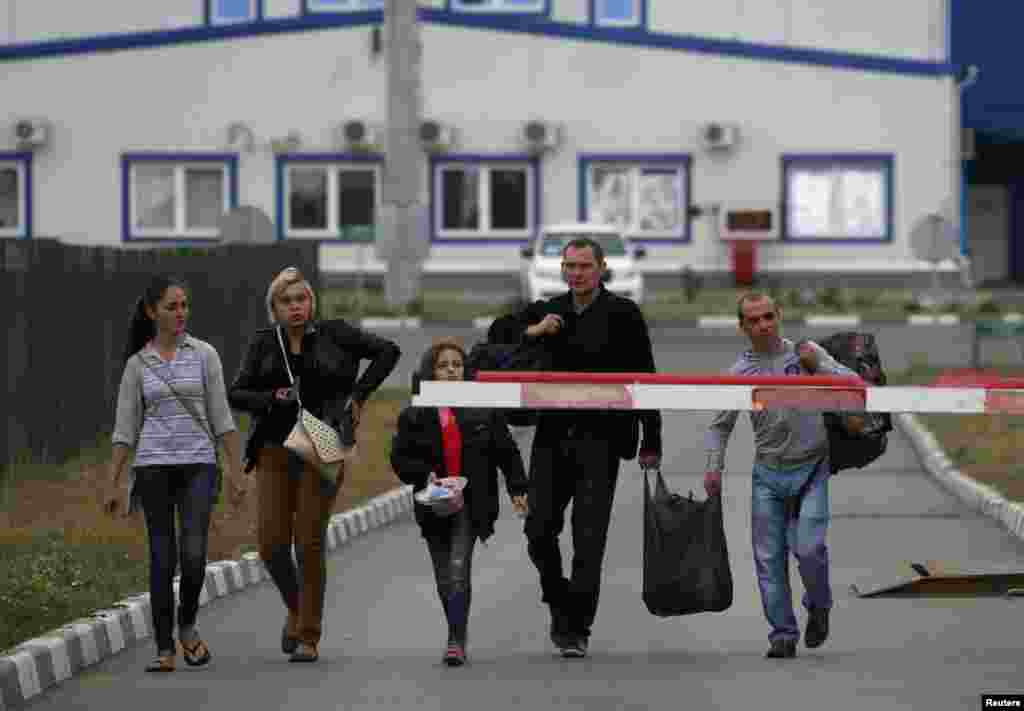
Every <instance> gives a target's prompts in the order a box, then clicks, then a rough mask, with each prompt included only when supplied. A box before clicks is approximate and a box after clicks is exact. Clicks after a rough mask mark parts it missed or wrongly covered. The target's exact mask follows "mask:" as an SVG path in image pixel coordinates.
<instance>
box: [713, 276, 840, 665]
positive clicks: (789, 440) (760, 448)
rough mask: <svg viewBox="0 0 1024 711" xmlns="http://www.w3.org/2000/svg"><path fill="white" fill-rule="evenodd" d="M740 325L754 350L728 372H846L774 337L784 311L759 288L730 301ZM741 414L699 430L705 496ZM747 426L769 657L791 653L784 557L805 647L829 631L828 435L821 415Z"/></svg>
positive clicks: (793, 639)
mask: <svg viewBox="0 0 1024 711" xmlns="http://www.w3.org/2000/svg"><path fill="white" fill-rule="evenodd" d="M736 310H737V316H738V318H739V326H740V330H742V331H743V333H744V334H745V335H746V336H747V338H748V339H749V340H750V345H751V349H750V350H748V351H746V352H745V353H743V355H741V356H740V358H739V359H738V360H737V361H736V363H735V364H734V365H733V366H732V367H731V368H730V369H729V373H731V374H734V375H783V374H785V375H800V374H820V375H853V376H856V373H854V372H853V371H851V370H850V369H848V368H846V367H845V366H843V365H841V364H839V363H837V362H836V361H835V360H834V359H833V358H832V357H831V356H830V355H829V354H828V353H827V352H826V351H825V350H824V349H823V348H822V347H821V346H819V345H818V344H816V343H814V342H813V341H802V342H800V343H798V344H794V343H793V342H792V341H790V340H787V339H784V338H782V337H781V336H780V324H781V321H782V309H781V308H780V307H779V306H777V305H776V304H775V302H774V301H773V300H772V299H771V297H769V296H768V295H766V294H762V293H759V292H750V293H747V294H744V295H743V296H741V297H740V299H739V302H738V303H737V309H736ZM738 415H739V412H738V411H736V410H727V411H722V412H719V413H718V414H717V415H715V417H714V419H713V420H712V422H711V425H710V426H709V427H708V430H707V433H706V436H705V449H706V451H707V467H706V474H705V477H704V488H705V490H706V491H707V493H708V495H709V496H713V495H716V494H720V493H721V491H722V469H723V468H724V465H725V450H726V446H727V445H728V442H729V437H730V435H731V434H732V430H733V428H734V427H735V425H736V419H737V416H738ZM750 421H751V425H752V426H753V428H754V435H755V440H756V454H755V456H754V472H753V477H754V479H753V493H752V503H751V517H752V526H751V531H752V539H753V546H754V562H755V566H756V569H757V582H758V588H759V589H760V592H761V602H762V605H763V606H764V613H765V617H766V618H767V619H768V624H769V625H770V626H771V632H770V634H769V636H768V639H769V641H770V644H771V647H770V649H769V650H768V652H767V654H766V655H765V656H766V657H768V658H769V659H787V658H791V657H795V656H796V644H797V640H798V639H799V637H800V629H799V627H798V626H797V621H796V615H795V614H794V611H793V599H792V592H791V590H790V584H789V553H790V551H792V552H793V554H794V555H795V556H796V559H797V563H798V568H799V570H800V577H801V578H802V580H803V583H804V587H805V589H806V593H805V594H804V597H803V604H804V607H805V608H806V609H807V613H808V618H807V628H806V631H805V633H804V643H805V644H806V645H807V646H808V647H809V648H815V647H819V646H821V645H822V644H823V643H824V642H825V640H826V639H827V637H828V633H829V612H830V610H831V608H832V589H831V585H830V583H829V560H828V547H827V545H826V542H825V538H826V534H827V532H828V524H829V520H830V517H831V514H830V505H829V497H828V476H829V474H830V471H829V464H828V434H827V432H826V430H825V424H824V419H823V418H822V415H821V413H820V412H807V411H798V410H765V411H761V412H751V413H750Z"/></svg>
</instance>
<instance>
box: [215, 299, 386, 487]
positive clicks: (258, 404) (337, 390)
mask: <svg viewBox="0 0 1024 711" xmlns="http://www.w3.org/2000/svg"><path fill="white" fill-rule="evenodd" d="M275 331H276V329H275V328H261V329H260V330H259V331H257V332H256V334H255V336H253V338H252V340H251V341H250V342H249V346H248V349H247V350H246V354H245V357H244V358H243V359H242V364H241V366H240V368H239V371H238V374H237V375H236V376H235V379H234V381H233V382H232V383H231V387H230V388H229V389H228V402H229V403H230V404H231V407H232V408H234V409H236V410H242V411H244V412H248V413H250V414H251V415H252V417H253V420H252V423H251V424H250V427H249V437H248V441H247V442H246V446H245V471H247V472H248V471H251V470H252V469H253V467H255V466H256V456H257V452H258V451H259V448H260V446H261V445H263V444H265V443H266V439H267V433H268V431H270V430H275V429H280V425H282V423H284V421H285V420H287V424H286V425H285V431H287V429H290V426H291V425H292V424H294V422H295V417H296V415H297V413H298V407H297V405H295V404H290V403H280V402H278V401H276V400H275V399H274V391H275V390H276V389H277V388H287V387H288V386H289V380H288V371H287V370H286V369H285V362H284V356H283V354H282V353H281V346H280V344H279V342H278V339H277V334H276V332H275ZM284 343H285V347H287V344H288V339H287V337H285V338H284ZM400 355H401V350H400V349H399V348H398V345H397V344H396V343H394V342H392V341H389V340H387V339H384V338H380V337H378V336H375V335H373V334H371V333H367V332H366V331H363V330H362V329H359V328H356V327H355V326H353V325H351V324H349V323H348V322H346V321H344V320H342V319H336V320H330V321H316V322H312V323H311V326H310V328H308V329H307V332H306V334H305V335H304V336H303V338H302V366H301V371H300V372H301V373H302V376H301V377H300V379H299V396H300V397H301V398H302V405H303V407H305V408H306V409H307V410H308V411H309V412H311V413H312V414H313V415H315V416H316V417H319V418H320V419H322V420H324V421H325V422H328V423H329V424H332V425H334V426H335V427H337V426H338V423H339V422H340V420H341V416H342V411H343V409H344V407H345V404H346V402H347V401H348V399H349V397H350V396H351V397H352V399H354V400H356V401H359V402H365V401H366V400H367V398H369V397H370V395H371V394H372V393H373V391H374V390H376V389H377V388H378V387H379V386H380V384H381V383H382V382H384V380H385V378H387V377H388V375H389V374H390V373H391V371H392V370H393V369H394V367H395V364H396V363H398V358H399V356H400ZM362 360H368V361H370V365H369V366H368V367H367V368H366V370H365V371H364V372H363V374H362V376H361V377H360V376H359V365H360V361H362ZM272 422H275V424H276V425H278V427H272V426H270V424H271V423H272Z"/></svg>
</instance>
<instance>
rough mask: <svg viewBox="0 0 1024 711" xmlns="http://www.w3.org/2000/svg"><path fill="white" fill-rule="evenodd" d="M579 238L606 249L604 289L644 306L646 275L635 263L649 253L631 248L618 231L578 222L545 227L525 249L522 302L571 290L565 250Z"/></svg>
mask: <svg viewBox="0 0 1024 711" xmlns="http://www.w3.org/2000/svg"><path fill="white" fill-rule="evenodd" d="M577 237H589V238H590V239H592V240H594V241H595V242H597V243H598V244H600V245H601V247H602V248H603V249H604V258H605V263H606V264H607V266H608V271H607V272H606V273H605V276H604V286H605V288H606V289H608V290H609V291H612V292H615V293H616V294H619V295H620V296H625V297H627V298H630V299H632V300H633V301H635V302H636V303H637V304H641V303H643V298H644V275H643V273H642V272H641V271H640V270H639V269H638V268H637V263H636V262H637V260H638V259H643V258H644V257H646V256H647V251H646V250H645V249H644V248H643V247H642V246H634V245H632V244H631V243H630V241H629V239H628V238H626V237H624V236H623V235H622V234H621V233H620V232H619V230H618V229H617V228H615V227H612V226H610V225H598V224H591V223H577V222H567V223H560V224H556V225H548V226H545V227H543V228H542V229H541V231H540V236H539V237H538V238H537V240H536V241H535V242H534V243H533V244H532V245H531V246H528V247H523V249H522V250H521V255H522V257H523V258H522V260H520V268H519V276H520V291H521V294H522V297H523V299H524V300H526V301H528V302H529V301H536V300H538V299H550V298H551V297H553V296H558V295H559V294H564V293H565V292H566V291H567V290H568V287H567V286H566V284H565V281H564V280H563V279H562V249H563V248H564V247H565V245H566V244H567V243H568V242H569V241H570V240H572V239H575V238H577Z"/></svg>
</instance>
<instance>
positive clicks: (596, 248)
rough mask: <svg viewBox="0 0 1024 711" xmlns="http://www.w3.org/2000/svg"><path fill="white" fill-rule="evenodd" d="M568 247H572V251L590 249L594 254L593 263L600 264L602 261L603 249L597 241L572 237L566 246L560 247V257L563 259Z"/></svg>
mask: <svg viewBox="0 0 1024 711" xmlns="http://www.w3.org/2000/svg"><path fill="white" fill-rule="evenodd" d="M569 247H572V248H573V249H586V248H587V247H590V249H591V251H592V252H593V253H594V261H596V262H597V263H598V264H600V263H601V261H602V260H603V259H604V247H602V246H601V245H600V243H599V242H598V241H597V240H595V239H591V238H590V237H574V238H572V239H571V240H569V241H568V242H567V243H566V245H565V246H564V247H562V257H565V253H566V252H568V251H569Z"/></svg>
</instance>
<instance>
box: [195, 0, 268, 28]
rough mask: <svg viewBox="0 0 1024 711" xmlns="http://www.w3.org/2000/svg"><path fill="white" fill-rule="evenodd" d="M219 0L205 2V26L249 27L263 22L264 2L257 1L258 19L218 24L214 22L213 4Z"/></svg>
mask: <svg viewBox="0 0 1024 711" xmlns="http://www.w3.org/2000/svg"><path fill="white" fill-rule="evenodd" d="M216 1H217V0H203V24H205V25H206V26H207V27H228V26H237V25H248V24H252V23H253V22H262V21H263V3H264V0H256V17H254V18H252V19H251V20H242V21H239V22H232V23H224V24H216V23H214V21H213V3H215V2H216Z"/></svg>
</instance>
